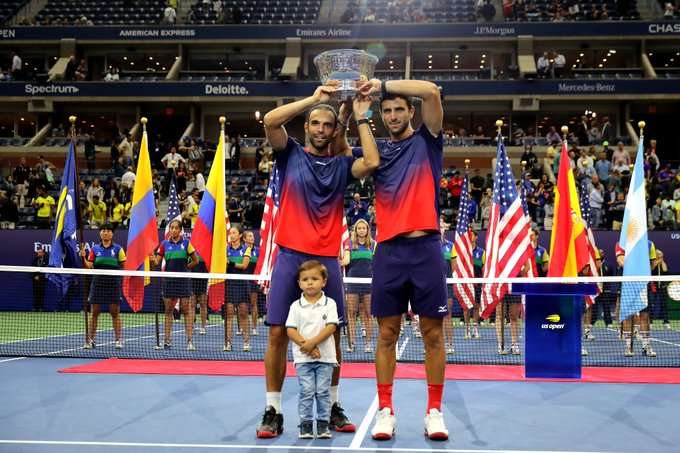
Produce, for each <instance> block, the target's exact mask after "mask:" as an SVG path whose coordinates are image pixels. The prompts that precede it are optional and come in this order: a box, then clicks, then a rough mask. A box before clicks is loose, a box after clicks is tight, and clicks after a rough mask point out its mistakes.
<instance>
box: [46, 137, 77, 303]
mask: <svg viewBox="0 0 680 453" xmlns="http://www.w3.org/2000/svg"><path fill="white" fill-rule="evenodd" d="M75 154H76V153H75V147H74V145H73V142H71V144H70V145H69V148H68V155H67V156H66V165H65V166H64V176H63V178H62V180H61V190H60V191H59V201H58V202H57V217H56V219H55V222H54V236H53V239H52V252H51V253H50V261H49V264H48V266H49V267H65V268H74V267H81V260H80V258H79V255H78V237H77V231H78V219H79V218H80V215H79V206H78V192H77V189H78V185H77V184H76V181H77V179H76V155H75ZM47 277H48V278H49V279H50V281H51V282H52V283H54V284H55V285H56V286H57V287H58V288H59V289H60V291H61V294H62V296H64V295H66V292H67V291H68V287H69V285H70V284H71V282H72V281H73V277H74V276H72V275H67V274H48V276H47Z"/></svg>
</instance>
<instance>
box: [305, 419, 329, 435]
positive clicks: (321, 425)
mask: <svg viewBox="0 0 680 453" xmlns="http://www.w3.org/2000/svg"><path fill="white" fill-rule="evenodd" d="M310 423H311V422H310ZM300 434H302V428H300ZM316 437H318V438H319V439H330V438H331V437H333V435H332V434H331V430H330V429H329V428H328V422H325V421H323V420H317V421H316Z"/></svg>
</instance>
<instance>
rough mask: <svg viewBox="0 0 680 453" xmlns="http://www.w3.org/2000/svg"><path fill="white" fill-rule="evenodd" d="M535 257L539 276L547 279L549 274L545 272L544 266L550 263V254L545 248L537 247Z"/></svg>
mask: <svg viewBox="0 0 680 453" xmlns="http://www.w3.org/2000/svg"><path fill="white" fill-rule="evenodd" d="M534 255H535V257H536V270H537V271H538V276H539V277H545V276H546V275H547V272H543V266H544V265H545V263H548V262H550V254H549V253H548V251H547V250H546V249H545V247H543V246H541V245H539V246H538V247H536V250H535V253H534Z"/></svg>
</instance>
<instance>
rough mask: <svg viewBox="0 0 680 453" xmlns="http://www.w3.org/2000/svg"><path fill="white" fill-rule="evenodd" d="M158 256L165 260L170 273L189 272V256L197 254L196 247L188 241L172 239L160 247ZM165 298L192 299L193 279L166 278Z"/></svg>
mask: <svg viewBox="0 0 680 453" xmlns="http://www.w3.org/2000/svg"><path fill="white" fill-rule="evenodd" d="M157 253H158V255H160V256H162V257H163V258H164V259H165V270H166V271H168V272H187V271H188V270H189V269H188V267H187V264H188V261H189V256H190V255H192V254H194V253H196V252H195V250H194V246H193V245H191V243H190V242H189V241H188V240H187V239H180V240H179V241H177V242H175V241H173V240H172V239H165V240H164V241H163V242H161V245H160V247H158V252H157ZM162 289H163V297H164V298H166V299H175V298H178V297H190V296H191V292H192V288H191V279H189V278H164V279H163V284H162Z"/></svg>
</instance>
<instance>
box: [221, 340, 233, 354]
mask: <svg viewBox="0 0 680 453" xmlns="http://www.w3.org/2000/svg"><path fill="white" fill-rule="evenodd" d="M222 350H223V351H224V352H231V341H227V344H225V345H224V348H222Z"/></svg>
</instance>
